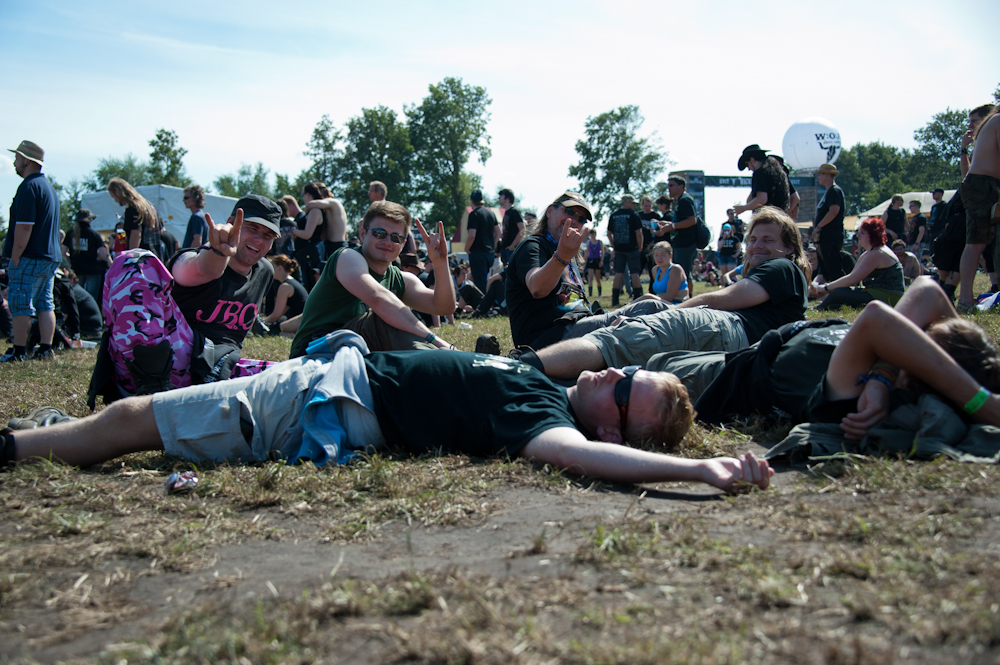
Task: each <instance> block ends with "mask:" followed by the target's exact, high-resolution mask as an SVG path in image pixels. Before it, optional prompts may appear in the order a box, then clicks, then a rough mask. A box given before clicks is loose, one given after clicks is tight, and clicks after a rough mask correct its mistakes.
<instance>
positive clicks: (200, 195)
mask: <svg viewBox="0 0 1000 665" xmlns="http://www.w3.org/2000/svg"><path fill="white" fill-rule="evenodd" d="M184 207H185V208H187V209H188V210H190V211H191V217H190V218H189V219H188V224H187V229H186V230H185V231H184V240H183V241H182V242H181V249H187V248H188V247H201V246H202V245H203V244H204V243H205V242H207V241H208V222H206V221H205V190H203V189H202V188H201V187H199V186H198V185H191V186H190V187H186V188H185V189H184ZM171 254H173V252H171Z"/></svg>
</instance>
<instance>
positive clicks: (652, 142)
mask: <svg viewBox="0 0 1000 665" xmlns="http://www.w3.org/2000/svg"><path fill="white" fill-rule="evenodd" d="M643 122H644V118H643V117H642V114H641V113H640V112H639V107H638V106H635V105H631V106H621V107H619V108H617V109H614V110H612V111H608V112H606V113H602V114H600V115H598V116H596V117H591V118H587V124H586V125H585V126H584V133H585V138H583V139H581V140H580V141H577V142H576V152H577V154H579V155H580V161H579V162H578V163H577V164H575V165H573V166H570V167H569V175H570V176H572V177H574V178H576V179H577V180H578V181H579V183H580V185H579V188H580V192H581V193H582V194H583V195H584V196H586V197H587V198H588V199H589V200H590V202H591V204H592V205H593V206H594V213H595V219H601V218H603V217H604V213H605V212H611V211H612V210H615V209H616V207H617V201H618V199H619V198H620V197H621V195H622V194H624V193H625V192H632V193H642V192H646V191H649V190H651V189H653V187H654V182H655V181H656V178H657V177H658V176H659V175H661V174H662V173H663V170H664V169H665V168H666V167H667V165H668V164H672V163H673V162H671V161H669V160H668V159H667V155H668V153H667V152H666V151H664V150H663V149H662V148H661V147H660V143H659V140H658V139H657V138H656V133H655V132H654V133H653V134H651V135H650V136H647V137H640V136H639V131H640V130H641V129H642V123H643Z"/></svg>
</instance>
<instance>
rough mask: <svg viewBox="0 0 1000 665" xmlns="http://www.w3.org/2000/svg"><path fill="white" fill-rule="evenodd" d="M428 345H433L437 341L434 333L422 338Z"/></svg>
mask: <svg viewBox="0 0 1000 665" xmlns="http://www.w3.org/2000/svg"><path fill="white" fill-rule="evenodd" d="M424 339H425V340H427V342H428V343H429V344H433V343H434V342H435V341H436V340H437V335H435V334H434V333H427V337H424Z"/></svg>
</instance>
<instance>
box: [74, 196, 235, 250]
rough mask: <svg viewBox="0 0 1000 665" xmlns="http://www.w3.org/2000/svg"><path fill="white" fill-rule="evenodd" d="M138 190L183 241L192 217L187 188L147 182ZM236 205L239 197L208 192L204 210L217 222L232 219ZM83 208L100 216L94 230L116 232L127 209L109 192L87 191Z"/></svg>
mask: <svg viewBox="0 0 1000 665" xmlns="http://www.w3.org/2000/svg"><path fill="white" fill-rule="evenodd" d="M136 190H137V191H138V192H139V193H140V194H142V195H143V197H145V199H146V200H147V201H149V202H150V203H152V204H153V207H154V208H156V212H157V213H159V215H160V217H162V218H163V223H164V224H165V225H166V227H167V230H168V231H170V232H171V233H173V234H174V236H175V237H176V238H177V241H178V242H183V240H184V232H185V231H186V230H187V223H188V219H190V218H191V212H190V211H189V210H188V209H187V208H185V207H184V189H183V188H181V187H171V186H170V185H145V186H143V187H136ZM235 205H236V199H234V198H232V197H230V196H217V195H215V194H206V195H205V212H207V213H208V214H209V215H211V216H212V220H213V221H214V222H215V223H217V224H221V223H223V222H225V221H226V219H228V218H229V215H230V214H231V213H232V212H233V207H234V206H235ZM80 207H81V208H86V209H87V210H89V211H90V212H91V213H93V214H94V215H96V216H97V217H95V218H94V221H93V222H91V223H90V226H91V228H93V229H94V230H95V231H105V232H106V231H113V230H114V228H115V224H117V223H118V222H119V221H121V220H122V219H123V218H124V215H125V208H123V207H122V206H120V205H118V204H117V203H115V201H114V199H112V198H111V195H110V194H108V192H107V191H103V192H92V193H90V194H84V195H83V196H81V197H80ZM105 235H106V234H105Z"/></svg>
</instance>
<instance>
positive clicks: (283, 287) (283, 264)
mask: <svg viewBox="0 0 1000 665" xmlns="http://www.w3.org/2000/svg"><path fill="white" fill-rule="evenodd" d="M270 261H271V265H272V266H274V281H273V282H272V283H271V288H270V289H268V292H267V295H266V296H265V297H264V309H265V311H267V312H269V313H268V315H267V318H266V319H264V323H267V324H272V323H278V322H279V321H281V320H282V319H290V318H292V317H294V316H298V315H299V314H301V313H302V308H303V307H305V306H306V298H307V297H309V294H308V292H306V287H304V286H302V284H301V282H299V281H298V280H297V279H295V278H294V277H292V275H293V274H294V273H295V271H296V270H298V268H299V264H298V261H296V260H295V259H292V258H289V257H287V256H285V255H284V254H276V255H275V256H272V257H271V259H270Z"/></svg>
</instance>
